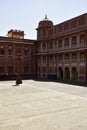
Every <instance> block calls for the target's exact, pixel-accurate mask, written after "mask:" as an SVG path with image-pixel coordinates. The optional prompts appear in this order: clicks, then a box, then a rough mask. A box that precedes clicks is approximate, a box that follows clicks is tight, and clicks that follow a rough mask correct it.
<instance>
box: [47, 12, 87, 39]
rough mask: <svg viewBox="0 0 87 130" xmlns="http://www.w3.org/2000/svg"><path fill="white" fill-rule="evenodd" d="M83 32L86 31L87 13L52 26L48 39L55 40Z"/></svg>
mask: <svg viewBox="0 0 87 130" xmlns="http://www.w3.org/2000/svg"><path fill="white" fill-rule="evenodd" d="M84 30H87V13H85V14H83V15H80V16H78V17H75V18H72V19H70V20H67V21H65V22H63V23H60V24H57V25H54V26H53V28H52V29H50V30H49V37H50V38H55V37H60V36H64V35H69V34H71V33H72V34H73V33H77V32H80V31H84Z"/></svg>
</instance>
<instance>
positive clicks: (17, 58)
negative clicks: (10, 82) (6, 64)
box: [16, 53, 22, 84]
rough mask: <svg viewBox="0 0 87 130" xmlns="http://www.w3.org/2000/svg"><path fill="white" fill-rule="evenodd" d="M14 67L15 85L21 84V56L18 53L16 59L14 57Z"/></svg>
mask: <svg viewBox="0 0 87 130" xmlns="http://www.w3.org/2000/svg"><path fill="white" fill-rule="evenodd" d="M16 66H17V78H16V84H22V78H21V70H22V62H21V54H20V53H18V54H17V57H16Z"/></svg>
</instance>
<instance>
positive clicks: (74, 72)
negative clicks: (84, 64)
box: [72, 67, 78, 80]
mask: <svg viewBox="0 0 87 130" xmlns="http://www.w3.org/2000/svg"><path fill="white" fill-rule="evenodd" d="M72 79H73V80H77V79H78V72H77V69H76V67H73V68H72Z"/></svg>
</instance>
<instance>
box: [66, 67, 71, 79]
mask: <svg viewBox="0 0 87 130" xmlns="http://www.w3.org/2000/svg"><path fill="white" fill-rule="evenodd" d="M65 79H67V80H69V79H70V71H69V68H68V67H66V68H65Z"/></svg>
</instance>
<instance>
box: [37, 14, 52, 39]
mask: <svg viewBox="0 0 87 130" xmlns="http://www.w3.org/2000/svg"><path fill="white" fill-rule="evenodd" d="M52 27H53V22H52V21H51V20H49V19H48V18H47V15H45V18H44V19H43V20H41V21H40V22H39V24H38V28H37V29H36V30H37V39H38V40H40V39H45V38H47V37H48V31H49V29H51V28H52Z"/></svg>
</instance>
